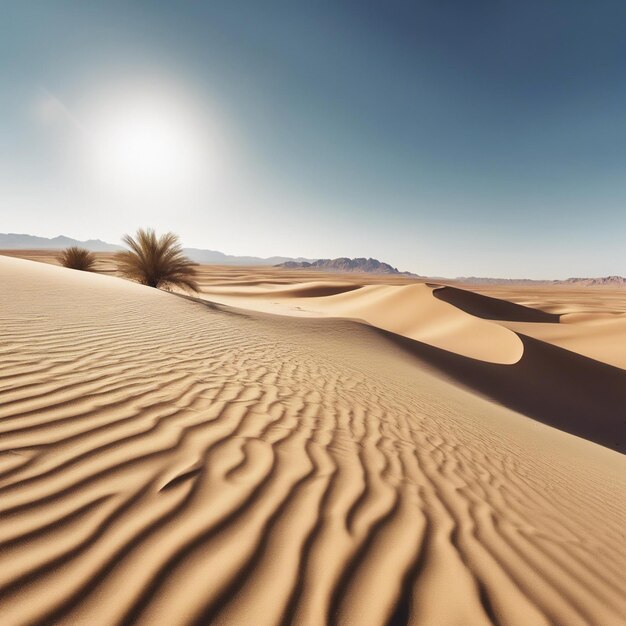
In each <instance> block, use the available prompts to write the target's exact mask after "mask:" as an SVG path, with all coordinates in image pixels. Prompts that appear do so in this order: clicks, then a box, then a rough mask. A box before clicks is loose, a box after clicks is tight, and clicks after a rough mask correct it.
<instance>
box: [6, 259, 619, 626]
mask: <svg viewBox="0 0 626 626" xmlns="http://www.w3.org/2000/svg"><path fill="white" fill-rule="evenodd" d="M16 256H24V257H30V258H31V259H32V258H35V257H36V258H37V260H39V261H46V263H38V262H34V261H33V260H25V259H23V258H21V259H20V258H11V257H9V256H0V290H1V294H0V324H1V326H0V328H1V329H2V334H1V337H0V358H1V360H0V363H1V364H2V365H1V368H0V433H1V435H0V623H2V624H33V623H55V624H120V623H138V624H207V623H212V624H213V623H214V624H251V623H252V624H256V625H265V624H268V625H269V624H290V623H293V624H311V625H317V624H325V623H337V624H355V625H363V624H366V625H370V624H372V625H376V624H405V623H408V624H424V625H433V624H436V625H440V624H441V625H457V624H458V625H459V626H461V625H463V626H465V625H468V624H472V625H473V624H512V625H520V626H528V625H540V624H563V625H568V626H569V625H577V624H581V625H582V624H597V625H599V626H600V625H601V626H605V625H613V624H615V625H617V624H623V623H624V616H625V615H626V589H625V588H624V582H623V572H624V571H626V539H625V536H624V522H625V520H626V489H625V488H626V458H625V457H624V456H623V454H621V453H620V451H622V452H623V451H624V445H625V442H624V431H625V426H624V417H625V411H626V408H625V407H626V354H625V353H626V349H625V348H624V342H623V339H624V335H625V332H626V310H625V309H626V305H625V304H624V303H625V300H626V298H624V296H623V295H622V294H624V292H623V291H621V292H620V291H619V290H611V289H600V288H596V289H594V288H585V289H582V288H581V289H569V288H563V289H562V290H559V289H556V288H534V287H532V288H516V287H511V286H507V287H506V288H501V287H489V288H486V287H485V288H480V290H478V289H473V290H471V291H470V290H467V289H459V287H458V286H454V285H441V284H431V283H425V282H418V281H414V280H410V279H407V278H403V277H384V276H383V277H373V276H366V277H365V276H344V275H341V276H338V275H324V274H311V273H307V272H305V273H303V272H302V271H300V272H298V271H286V270H283V271H279V270H275V269H273V268H219V267H201V268H200V283H201V285H202V291H201V293H200V294H198V296H197V297H186V296H180V295H177V294H170V293H165V292H161V291H157V290H154V289H150V288H147V287H143V286H140V285H136V284H133V283H131V282H128V281H126V280H123V279H121V278H118V277H115V276H113V275H106V274H107V273H108V274H113V266H112V264H111V262H110V255H109V256H107V255H99V263H100V266H99V269H101V270H102V271H103V274H88V273H82V272H78V271H74V270H67V269H65V268H60V267H56V266H54V264H53V263H54V254H52V253H49V254H47V255H46V254H44V253H37V254H32V255H29V254H27V253H24V252H20V253H19V254H16ZM620 342H621V343H620Z"/></svg>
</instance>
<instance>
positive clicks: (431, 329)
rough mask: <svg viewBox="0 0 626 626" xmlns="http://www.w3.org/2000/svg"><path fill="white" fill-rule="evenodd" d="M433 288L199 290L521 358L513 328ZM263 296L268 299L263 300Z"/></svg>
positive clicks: (469, 351)
mask: <svg viewBox="0 0 626 626" xmlns="http://www.w3.org/2000/svg"><path fill="white" fill-rule="evenodd" d="M304 289H307V290H308V289H310V288H309V287H308V286H305V287H304ZM339 290H340V291H339ZM433 290H434V288H433V287H430V286H428V285H425V284H411V285H401V286H396V285H365V286H360V287H358V288H356V289H354V288H353V289H347V288H343V289H341V287H340V286H338V291H339V292H338V293H326V294H323V295H321V296H309V297H306V298H303V297H302V296H301V295H300V292H299V289H298V288H297V287H296V286H292V287H291V288H284V287H281V288H278V289H276V288H272V289H263V287H261V286H257V287H255V288H252V287H251V288H249V290H248V291H243V292H242V291H241V290H239V289H236V290H233V291H231V290H229V289H228V288H223V289H219V288H215V287H209V288H206V289H205V290H204V295H205V297H206V298H207V299H209V300H214V301H218V302H222V303H226V304H232V305H235V306H243V307H245V308H251V309H256V310H262V311H266V312H275V313H280V314H287V315H293V314H295V315H313V316H323V317H335V318H342V319H357V320H362V321H364V322H367V323H368V324H371V325H372V326H376V327H378V328H381V329H383V330H388V331H391V332H394V333H397V334H399V335H403V336H404V337H408V338H410V339H416V340H418V341H422V342H424V343H427V344H429V345H432V346H435V347H437V348H442V349H444V350H448V351H450V352H454V353H455V354H460V355H462V356H466V357H469V358H472V359H477V360H480V361H487V362H489V363H499V364H506V365H510V364H513V363H517V362H518V361H519V360H520V358H521V357H522V353H523V344H522V342H521V340H520V339H519V338H518V337H517V335H516V334H515V333H514V332H512V331H511V330H509V329H507V328H503V327H502V326H500V325H498V324H494V323H492V322H490V321H488V320H484V319H480V318H478V317H475V316H473V315H469V314H467V313H465V312H464V311H462V310H460V309H458V308H457V307H455V306H453V305H451V304H448V303H446V302H443V301H440V300H438V299H436V298H434V297H433ZM296 295H297V296H299V297H295V296H296ZM260 297H261V298H262V299H260ZM268 298H271V304H269V303H267V302H265V300H267V299H268ZM268 304H269V305H268Z"/></svg>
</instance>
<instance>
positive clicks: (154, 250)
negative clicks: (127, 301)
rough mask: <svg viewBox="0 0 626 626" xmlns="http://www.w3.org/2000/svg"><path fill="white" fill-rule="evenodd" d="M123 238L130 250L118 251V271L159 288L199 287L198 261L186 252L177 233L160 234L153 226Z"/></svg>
mask: <svg viewBox="0 0 626 626" xmlns="http://www.w3.org/2000/svg"><path fill="white" fill-rule="evenodd" d="M122 241H124V243H125V244H126V245H128V247H129V248H130V250H124V251H123V252H118V253H117V254H116V255H115V257H116V261H117V269H118V271H119V272H120V273H121V274H122V275H123V276H125V277H126V278H130V279H132V280H136V281H137V282H138V283H141V284H142V285H147V286H148V287H156V288H157V289H168V290H169V289H170V288H171V287H182V288H183V289H188V290H191V291H198V284H197V283H196V280H195V278H196V270H195V265H196V264H195V263H193V262H191V261H190V260H189V259H188V258H187V257H185V256H184V255H183V250H182V247H181V245H180V241H179V239H178V235H175V234H174V233H165V234H164V235H161V236H160V237H157V236H156V233H155V232H154V230H153V229H152V228H147V229H146V230H144V229H143V228H140V229H139V230H138V231H137V234H136V235H135V237H134V238H133V237H131V236H130V235H124V236H123V237H122Z"/></svg>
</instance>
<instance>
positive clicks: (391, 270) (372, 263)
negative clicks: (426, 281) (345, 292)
mask: <svg viewBox="0 0 626 626" xmlns="http://www.w3.org/2000/svg"><path fill="white" fill-rule="evenodd" d="M275 267H285V268H289V269H305V270H324V271H326V272H355V273H366V274H397V275H404V276H416V274H411V272H400V271H399V270H398V269H397V268H395V267H393V266H391V265H389V264H388V263H383V262H381V261H379V260H378V259H365V258H356V259H349V258H347V257H340V258H338V259H318V260H317V261H312V262H309V261H287V262H285V263H279V264H277V265H276V266H275Z"/></svg>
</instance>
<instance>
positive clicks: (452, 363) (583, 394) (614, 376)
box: [387, 334, 626, 453]
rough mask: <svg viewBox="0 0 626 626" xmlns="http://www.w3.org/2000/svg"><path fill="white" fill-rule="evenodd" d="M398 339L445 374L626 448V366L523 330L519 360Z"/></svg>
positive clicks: (393, 337)
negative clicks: (504, 361) (471, 355)
mask: <svg viewBox="0 0 626 626" xmlns="http://www.w3.org/2000/svg"><path fill="white" fill-rule="evenodd" d="M387 336H388V337H389V338H390V339H391V340H393V341H395V342H396V343H397V344H398V345H400V346H402V347H403V348H404V349H406V350H407V351H409V352H410V353H411V354H414V355H416V356H417V357H419V358H420V359H422V360H423V361H425V362H426V363H428V364H429V365H432V366H434V367H436V368H437V369H438V370H439V371H440V372H441V373H442V374H444V375H446V376H450V377H451V378H452V379H454V380H455V381H457V382H459V383H461V384H463V385H466V386H467V387H469V388H471V389H473V390H475V391H477V392H479V393H481V394H483V395H484V396H486V397H488V398H491V399H493V400H496V401H497V402H499V403H501V404H502V405H504V406H506V407H509V408H511V409H513V410H515V411H519V412H520V413H523V414H524V415H528V416H529V417H532V418H533V419H536V420H538V421H540V422H543V423H544V424H548V425H550V426H553V427H554V428H558V429H559V430H563V431H565V432H568V433H572V434H574V435H577V436H579V437H583V438H585V439H588V440H589V441H595V442H596V443H599V444H600V445H603V446H606V447H607V448H611V449H613V450H617V451H619V452H622V453H625V452H626V438H625V435H626V371H624V370H623V369H620V368H617V367H611V366H610V365H606V364H604V363H600V362H599V361H594V360H593V359H589V358H587V357H584V356H581V355H579V354H576V353H574V352H570V351H568V350H564V349H562V348H559V347H557V346H552V345H550V344H547V343H545V342H542V341H538V340H536V339H533V338H532V337H526V336H524V335H521V336H520V338H521V340H522V342H523V344H524V353H523V356H522V358H521V359H520V360H519V361H518V362H517V363H515V364H513V365H509V366H506V367H501V366H499V365H497V364H493V363H486V362H484V361H477V360H474V359H468V358H466V357H463V356H462V355H458V354H454V353H452V352H449V351H446V350H441V349H438V348H435V347H433V346H429V345H427V344H423V343H421V342H418V341H414V340H410V339H408V338H406V337H402V336H400V335H393V334H387Z"/></svg>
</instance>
